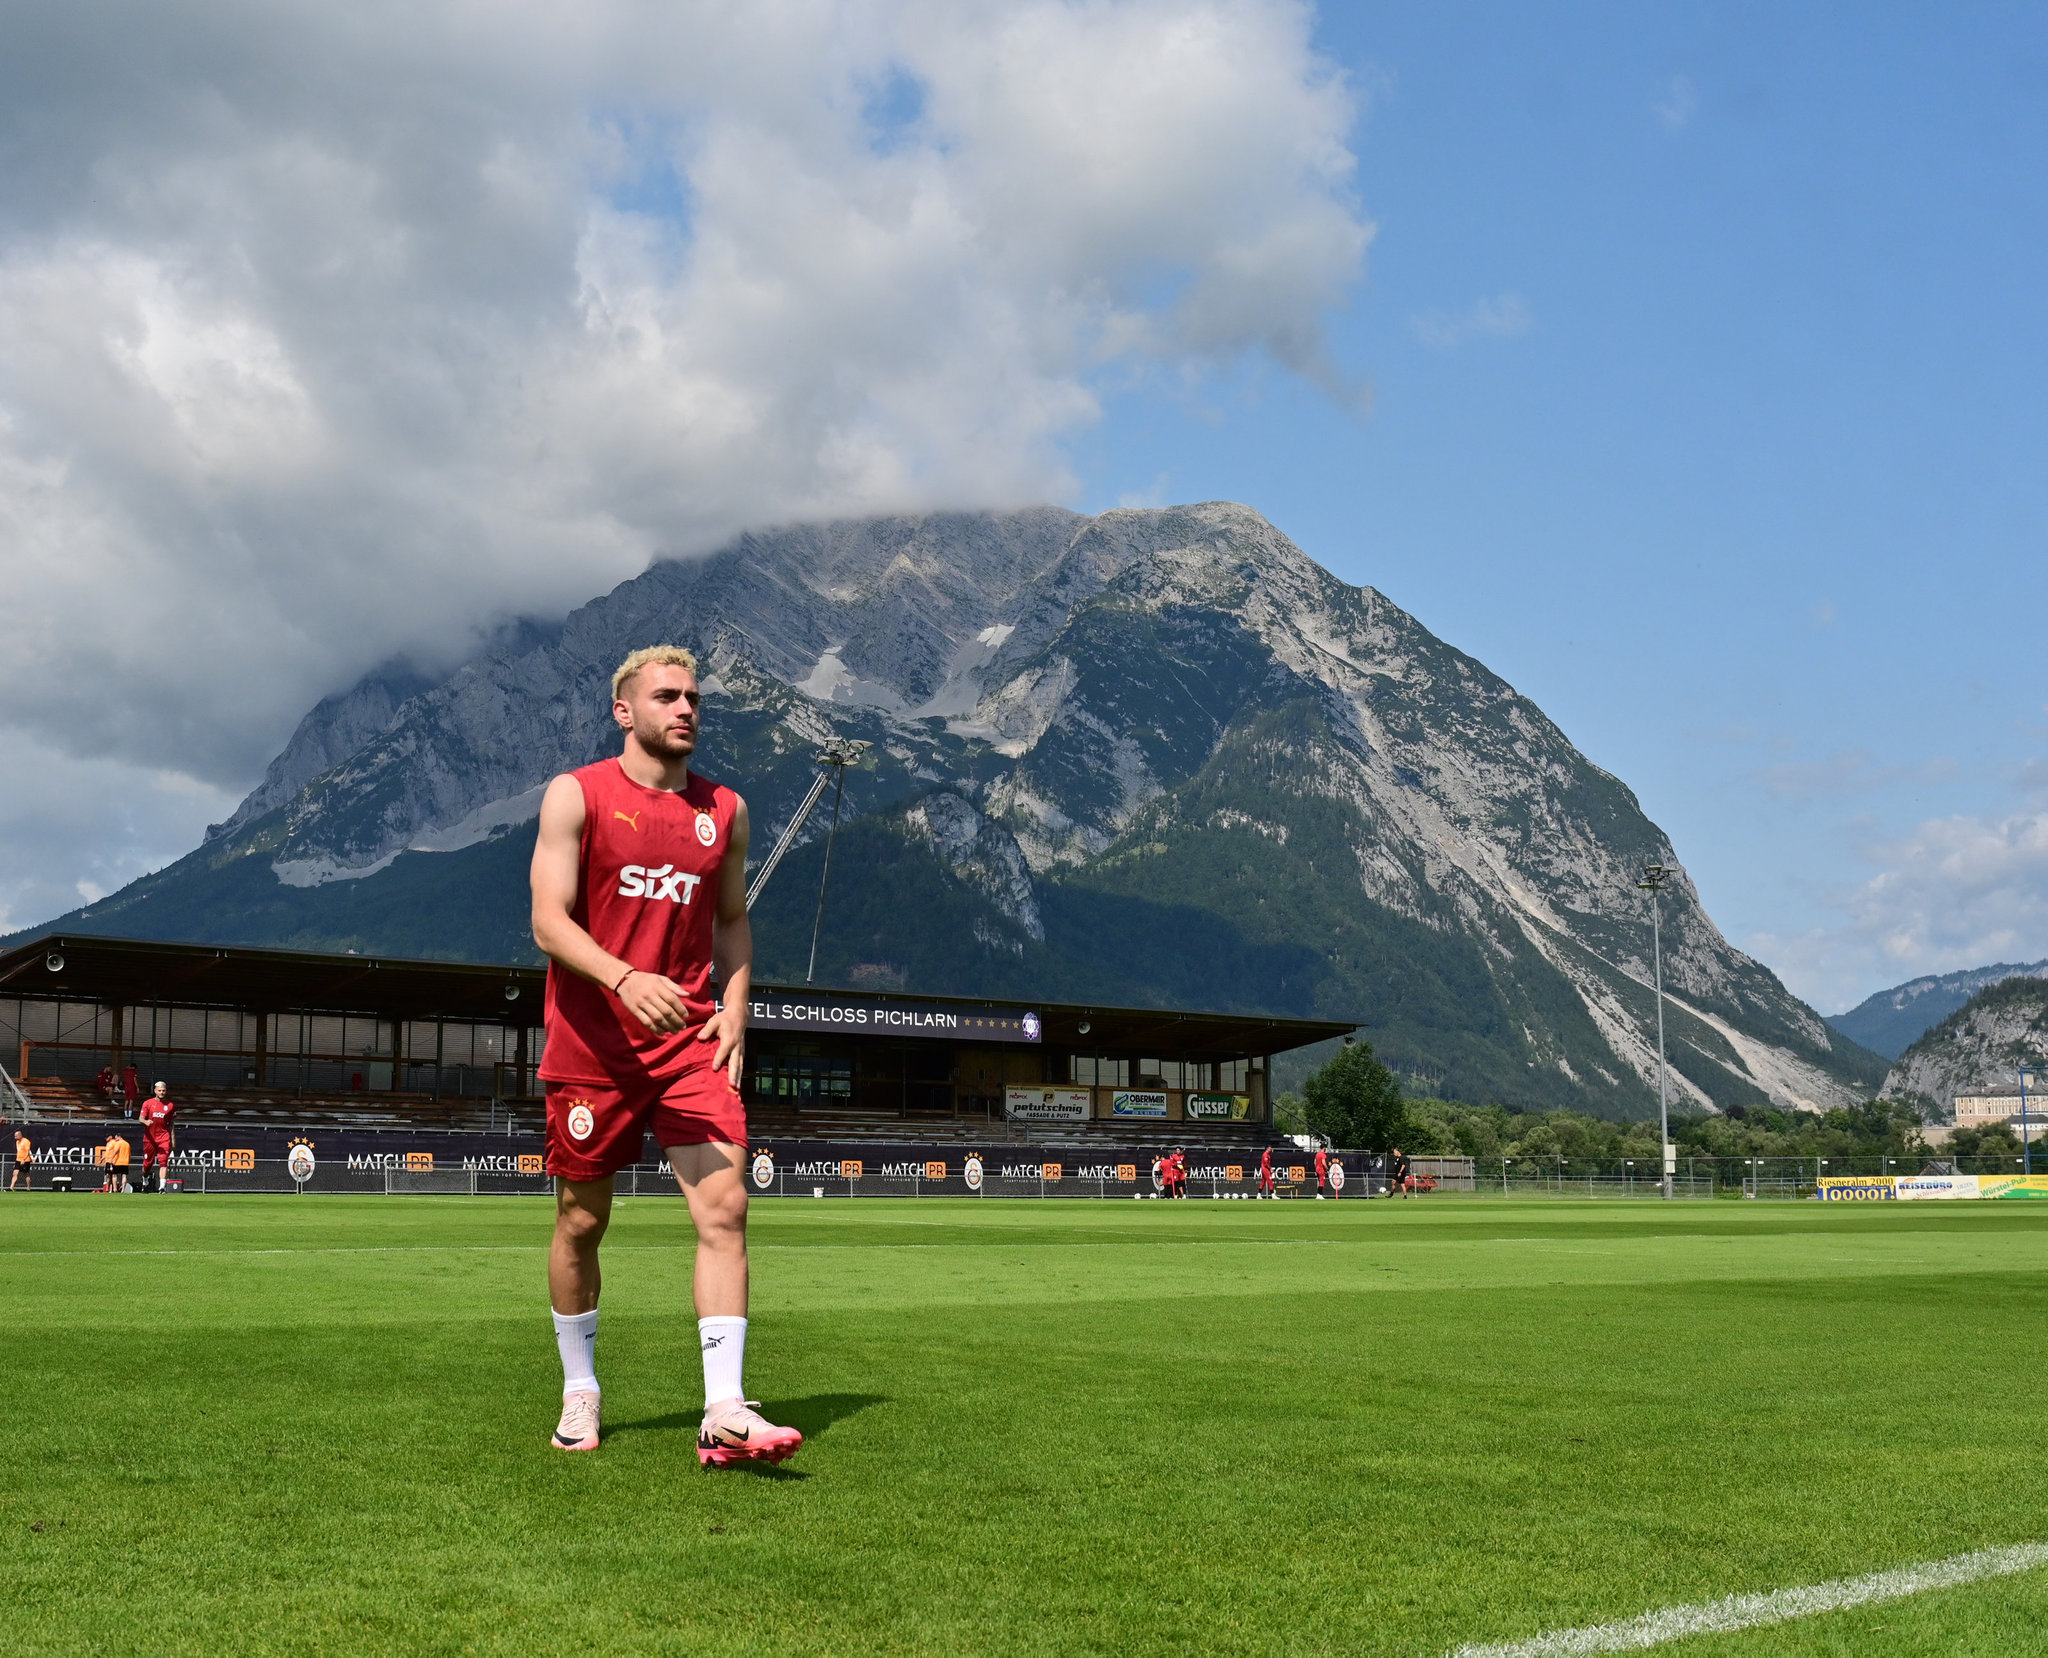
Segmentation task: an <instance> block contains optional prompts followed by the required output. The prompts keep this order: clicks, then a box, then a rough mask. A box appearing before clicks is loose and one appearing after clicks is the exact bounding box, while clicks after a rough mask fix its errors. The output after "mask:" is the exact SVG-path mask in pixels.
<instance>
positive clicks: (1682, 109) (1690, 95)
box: [1650, 75, 1700, 132]
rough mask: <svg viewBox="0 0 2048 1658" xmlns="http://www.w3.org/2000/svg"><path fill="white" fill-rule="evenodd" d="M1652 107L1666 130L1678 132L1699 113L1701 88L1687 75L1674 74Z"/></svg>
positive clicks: (1688, 124)
mask: <svg viewBox="0 0 2048 1658" xmlns="http://www.w3.org/2000/svg"><path fill="white" fill-rule="evenodd" d="M1650 109H1651V112H1652V113H1653V114H1654V115H1655V116H1656V117H1657V121H1658V124H1659V125H1660V126H1662V127H1663V128H1664V130H1665V131H1666V132H1677V131H1678V130H1679V129H1680V128H1681V127H1689V126H1691V125H1692V120H1693V117H1694V116H1696V115H1697V114H1699V112H1700V94H1699V89H1698V88H1697V87H1695V86H1694V85H1693V84H1692V82H1691V81H1690V80H1688V79H1687V78H1686V77H1685V76H1683V75H1673V76H1672V77H1671V78H1670V79H1669V80H1668V81H1666V82H1665V83H1664V90H1663V91H1662V92H1661V93H1660V94H1659V95H1658V97H1657V101H1656V102H1655V103H1653V104H1652V105H1651V106H1650Z"/></svg>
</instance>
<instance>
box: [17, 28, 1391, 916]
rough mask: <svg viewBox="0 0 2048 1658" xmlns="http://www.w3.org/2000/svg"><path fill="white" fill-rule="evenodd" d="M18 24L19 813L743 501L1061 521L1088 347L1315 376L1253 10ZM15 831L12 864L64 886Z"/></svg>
mask: <svg viewBox="0 0 2048 1658" xmlns="http://www.w3.org/2000/svg"><path fill="white" fill-rule="evenodd" d="M25 5H26V10H27V14H28V15H24V8H23V6H17V7H16V8H15V10H14V14H13V22H14V24H15V28H14V29H13V31H12V32H11V33H12V39H13V41H14V43H15V44H14V46H13V48H12V49H11V50H10V51H9V52H8V53H7V54H6V55H5V56H4V57H0V156H4V158H5V160H6V164H7V169H8V193H7V197H6V200H5V202H4V204H0V549H4V553H0V557H4V559H5V564H6V576H7V580H8V590H9V603H8V606H7V608H6V610H5V612H4V613H0V618H4V619H0V726H4V727H6V728H11V730H12V732H13V734H14V737H13V740H14V741H15V742H16V743H17V745H19V744H22V743H30V744H37V745H40V749H41V751H42V752H43V754H44V760H43V761H42V762H39V763H40V764H41V765H42V766H43V767H44V771H45V773H46V774H50V768H52V767H54V768H55V770H56V772H57V773H62V774H63V776H61V777H58V778H56V780H55V781H54V782H52V784H51V787H52V788H53V789H54V792H55V797H57V798H69V797H71V796H72V795H76V794H79V793H82V792H85V791H87V790H88V789H89V787H91V786H96V784H95V783H94V780H95V779H97V778H99V776H100V772H99V771H98V769H97V768H98V767H99V765H100V763H101V762H100V758H99V757H101V756H105V755H110V754H112V755H133V754H138V753H146V754H147V755H148V764H149V766H150V767H152V768H155V769H157V770H160V771H162V772H164V773H165V774H166V775H170V774H178V775H183V776H186V777H188V778H190V779H192V780H193V781H194V784H195V786H197V787H199V788H201V789H202V790H205V791H208V792H222V791H224V792H225V793H228V794H232V793H233V792H235V791H236V790H237V789H239V788H240V787H242V786H244V785H245V784H246V783H247V782H249V781H250V780H251V779H252V778H253V776H254V774H255V773H256V772H257V771H258V770H259V769H260V767H261V765H262V763H263V762H264V761H265V760H266V759H267V758H268V757H269V755H270V754H271V753H272V752H273V751H274V750H275V748H276V747H277V746H278V744H279V743H280V742H281V741H282V739H283V737H284V735H285V734H286V733H288V732H289V730H290V728H291V726H292V724H293V723H294V722H295V721H296V719H297V718H298V716H299V715H300V714H301V713H302V712H303V711H304V709H305V708H306V707H307V706H308V705H309V704H310V703H311V702H312V701H313V700H314V699H315V698H316V697H317V696H319V695H320V694H322V693H323V692H325V691H328V690H331V689H334V688H336V687H337V686H339V685H341V684H343V683H346V682H347V681H348V680H350V679H351V678H352V677H353V676H354V675H355V674H357V673H358V672H360V671H362V670H363V669H365V668H367V667H369V666H370V665H372V664H373V663H376V662H378V661H382V660H385V659H387V658H389V657H391V656H393V655H395V654H410V655H413V656H415V657H418V658H421V659H424V660H428V661H433V660H437V659H439V660H445V659H447V658H449V657H451V656H453V655H455V654H458V653H459V652H460V651H461V650H462V649H463V647H464V646H465V644H466V642H467V641H468V640H469V639H470V638H471V637H472V636H473V634H474V632H475V631H476V630H477V629H479V628H480V627H484V626H488V625H489V624H490V623H491V622H492V621H493V620H495V619H497V618H500V617H502V616H504V615H506V614H511V613H519V612H550V611H560V610H561V609H563V608H564V607H566V606H568V605H570V604H573V603H575V602H578V601H580V600H582V599H584V598H587V597H589V596H591V595H592V594H594V593H596V592H598V591H601V590H603V589H604V588H606V587H608V586H609V585H611V584H613V583H614V582H616V581H618V580H620V579H622V578H623V577H625V576H628V575H630V574H632V573H634V572H635V571H637V570H638V569H640V568H641V567H642V566H644V564H645V563H646V562H647V560H648V559H649V558H650V557H652V556H654V555H655V554H657V553H661V552H677V551H681V552H688V551H692V550H699V549H702V548H705V547H707V546H709V545H711V544H713V543H715V542H716V541H717V540H719V539H721V538H723V537H724V536H726V535H728V534H729V533H731V532H732V531H733V530H735V529H736V528H738V527H740V526H742V525H745V524H748V523H753V522H760V521H764V520H787V519H789V518H792V517H797V516H803V515H812V514H825V513H839V512H858V511H866V510H876V509H882V508H888V507H897V506H918V505H960V504H975V505H997V504H1005V503H1012V502H1018V501H1023V500H1029V499H1042V498H1048V497H1052V498H1058V497H1060V496H1062V495H1064V494H1066V493H1067V492H1068V491H1069V490H1070V488H1071V484H1072V480H1071V478H1070V476H1069V473H1068V469H1067V465H1066V462H1065V460H1064V456H1063V451H1062V442H1063V440H1064V439H1065V438H1067V437H1068V436H1069V435H1070V434H1072V433H1074V432H1075V431H1077V430H1078V429H1080V428H1082V427H1085V426H1086V425H1087V424H1088V423H1090V422H1091V421H1093V420H1094V419H1095V418H1096V417H1097V413H1098V404H1097V392H1096V385H1097V383H1098V381H1099V380H1100V379H1101V378H1102V377H1104V376H1111V375H1113V376H1115V377H1117V383H1118V384H1120V385H1121V384H1127V383H1129V382H1130V381H1131V380H1133V379H1134V378H1135V379H1136V380H1138V381H1140V382H1142V381H1143V380H1144V378H1145V377H1146V376H1148V375H1152V374H1158V375H1159V376H1160V379H1161V383H1162V384H1169V385H1170V384H1178V383H1179V382H1180V380H1181V379H1182V378H1184V377H1185V376H1187V375H1188V374H1190V373H1199V372H1201V371H1202V370H1203V369H1204V368H1205V367H1207V366H1208V365H1212V364H1215V363H1217V362H1221V361H1228V360H1231V359H1235V358H1237V357H1240V356H1243V355H1244V354H1247V353H1260V354H1264V355H1266V356H1268V357H1270V358H1272V359H1274V360H1276V361H1277V362H1278V363H1280V364H1281V365H1283V366H1284V367H1285V368H1287V369H1289V370H1292V371H1294V372H1297V373H1299V374H1302V375H1305V376H1308V377H1310V378H1311V379H1313V380H1315V381H1317V382H1318V383H1319V384H1322V385H1324V386H1326V387H1328V388H1329V389H1331V390H1332V391H1333V392H1335V393H1337V394H1339V395H1350V387H1351V381H1350V379H1349V377H1348V376H1347V375H1346V374H1345V373H1344V372H1343V371H1342V370H1341V369H1340V368H1339V367H1338V366H1337V365H1335V364H1334V363H1333V362H1332V361H1331V360H1330V357H1329V354H1328V351H1327V348H1326V345H1325V336H1324V330H1323V319H1324V317H1325V315H1326V314H1327V312H1328V311H1329V309H1330V307H1331V306H1332V305H1333V304H1335V303H1336V302H1337V301H1338V300H1339V299H1341V297H1342V296H1343V295H1344V293H1345V292H1346V290H1347V289H1348V288H1349V287H1350V286H1351V285H1352V284H1353V283H1355V282H1356V280H1357V279H1358V277H1359V276H1360V274H1361V272H1362V268H1363V260H1364V255H1365V251H1366V248H1367V245H1368V243H1369V241H1370V239H1371V226H1370V225H1369V224H1368V223H1367V222H1365V220H1364V219H1363V218H1362V217H1361V215H1360V213H1359V211H1358V209H1357V207H1356V205H1355V203H1354V201H1353V199H1352V196H1351V187H1352V183H1351V181H1352V170H1353V158H1352V155H1351V152H1350V150H1349V148H1348V144H1349V133H1350V128H1351V124H1352V122H1353V120H1354V119H1355V115H1356V109H1355V102H1356V98H1355V94H1354V93H1353V91H1352V90H1351V89H1350V88H1349V87H1348V86H1347V85H1346V83H1345V82H1344V80H1343V79H1342V77H1341V76H1340V75H1339V74H1338V73H1337V72H1336V71H1335V70H1334V69H1333V68H1332V66H1331V65H1330V64H1329V63H1328V62H1327V61H1326V60H1323V59H1321V58H1320V57H1318V56H1317V55H1316V53H1315V52H1314V51H1313V49H1312V47H1311V44H1310V39H1309V34H1310V25H1311V21H1312V19H1311V15H1310V12H1309V10H1308V8H1307V7H1305V6H1303V5H1300V4H1296V3H1292V0H1076V3H1071V4H1070V3H1062V0H988V3H984V4H961V3H958V0H950V3H939V0H786V3H782V4H775V5H767V6H755V7H737V8H735V7H725V6H715V5H711V4H708V3H705V4H676V3H672V0H664V3H662V4H655V3H654V0H593V3H591V4H588V5H582V6H575V7H560V6H543V5H538V4H532V3H526V4H507V5H504V6H500V7H496V8H493V9H492V10H491V11H490V12H489V13H488V14H485V13H480V12H478V11H476V10H475V9H474V8H472V7H469V6H466V5H462V4H455V3H451V0H426V3H425V4H413V5H409V6H406V7H402V8H401V7H398V6H395V5H388V4H377V3H375V0H372V3H371V4H368V5H362V6H353V7H333V6H315V5H312V4H288V3H279V4H275V5H270V6H264V7H247V6H244V5H240V4H237V3H234V0H185V3H183V4H176V5H170V6H155V7H145V6H133V7H130V8H128V9H127V10H125V11H124V10H121V9H119V8H116V10H115V11H113V12H111V13H110V12H109V11H107V10H106V9H105V8H100V9H98V10H94V11H89V12H87V11H81V10H80V9H79V8H77V7H75V6H66V5H63V4H60V3H58V0H25ZM81 686H86V687H89V690H87V691H86V692H85V693H84V694H81ZM138 720H140V721H142V722H144V724H143V725H142V727H141V728H140V729H138V725H137V721H138ZM71 754H79V755H87V756H92V758H90V759H81V760H78V761H72V760H70V759H67V758H65V756H67V755H71ZM66 768H71V769H70V770H67V769H66ZM174 823H175V833H173V825H174ZM188 827H191V826H188V825H186V824H185V823H184V822H183V820H182V818H177V817H176V816H175V814H173V815H171V816H161V817H152V818H150V819H149V821H148V822H147V823H145V824H144V825H143V826H142V827H141V828H140V829H139V830H138V832H137V833H138V837H139V838H138V841H137V842H136V844H137V845H138V846H142V847H146V848H147V849H148V852H147V855H148V856H149V857H151V858H152V859H159V858H160V857H161V856H162V855H165V854H168V853H169V852H172V851H175V850H178V849H179V848H180V847H181V846H182V845H185V844H189V835H188V834H187V829H188ZM21 834H22V835H23V836H26V838H25V839H21V838H17V839H13V840H10V841H9V842H7V843H5V844H4V846H0V851H4V852H5V854H6V857H7V861H8V862H9V864H17V865H23V866H29V865H32V866H34V868H35V870H36V874H35V875H34V877H33V878H32V879H31V880H30V881H29V882H28V883H27V884H26V885H18V886H17V888H16V890H17V891H19V892H27V891H31V890H33V891H35V892H37V893H40V894H42V895H43V897H42V898H38V899H37V900H35V901H36V902H42V901H44V900H45V899H47V898H48V897H49V895H50V894H53V893H58V892H63V893H69V892H70V891H71V890H72V888H73V886H74V885H75V883H76V882H77V881H78V880H80V879H88V880H91V881H92V882H94V883H95V884H104V878H103V877H102V876H101V875H100V874H97V873H93V872H92V871H89V870H87V869H85V868H84V867H83V866H82V865H81V864H80V862H79V859H80V858H81V857H84V856H85V854H84V853H83V852H81V851H76V850H75V849H72V848H70V847H69V846H68V844H67V842H66V841H65V840H64V839H63V838H62V837H61V836H60V837H58V838H57V839H56V840H54V841H53V840H49V839H39V838H38V836H37V834H36V833H34V832H31V831H30V830H29V829H27V828H22V829H21ZM45 877H47V879H46V878H45ZM106 878H111V877H106ZM50 901H51V902H54V900H53V899H52V900H50ZM29 902H30V901H29V900H28V899H26V898H22V899H20V900H19V901H18V902H16V901H10V904H11V908H12V910H13V918H14V920H15V921H17V922H20V921H24V920H28V919H32V918H33V916H32V913H31V910H29V909H24V908H23V907H22V906H23V905H27V904H29Z"/></svg>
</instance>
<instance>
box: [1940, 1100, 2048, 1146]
mask: <svg viewBox="0 0 2048 1658" xmlns="http://www.w3.org/2000/svg"><path fill="white" fill-rule="evenodd" d="M1955 1104H1956V1127H1957V1128H1990V1127H1992V1126H1994V1125H1995V1124H1998V1123H2004V1124H2006V1125H2007V1126H2008V1127H2009V1128H2011V1129H2012V1131H2013V1132H2014V1133H2015V1134H2017V1133H2018V1132H2019V1130H2020V1096H2019V1091H2018V1090H2017V1089H2015V1090H2014V1091H2013V1092H2012V1093H2010V1094H1958V1095H1957V1096H1956V1102H1955ZM2044 1126H2048V1093H2036V1092H2035V1091H2034V1090H2032V1089H2028V1090H2027V1138H2028V1139H2030V1140H2037V1139H2039V1138H2040V1137H2041V1130H2042V1128H2043V1127H2044Z"/></svg>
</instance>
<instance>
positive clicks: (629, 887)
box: [619, 864, 704, 904]
mask: <svg viewBox="0 0 2048 1658" xmlns="http://www.w3.org/2000/svg"><path fill="white" fill-rule="evenodd" d="M703 879H704V877H703V876H701V875H691V874H687V873H686V872H684V871H683V870H680V869H678V868H676V866H675V865H674V864H663V865H662V866H661V868H659V869H648V868H646V867H644V866H643V865H640V864H628V865H626V867H625V868H624V869H622V870H620V871H619V896H620V897H621V898H646V899H650V900H659V899H663V898H666V899H667V900H668V901H669V902H670V903H672V904H687V903H688V902H689V901H690V900H691V899H692V898H694V897H696V895H697V883H698V882H700V881H702V880H703Z"/></svg>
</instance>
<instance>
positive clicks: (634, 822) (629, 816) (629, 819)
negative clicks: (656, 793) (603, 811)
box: [612, 810, 640, 835]
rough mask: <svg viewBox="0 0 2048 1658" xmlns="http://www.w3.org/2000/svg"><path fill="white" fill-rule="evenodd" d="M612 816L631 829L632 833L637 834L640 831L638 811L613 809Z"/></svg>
mask: <svg viewBox="0 0 2048 1658" xmlns="http://www.w3.org/2000/svg"><path fill="white" fill-rule="evenodd" d="M612 816H613V817H615V818H617V819H618V820H619V821H620V822H621V823H623V824H624V825H625V826H626V827H627V828H628V829H630V830H632V831H633V833H634V834H636V835H637V834H639V833H640V814H639V813H638V812H621V811H618V810H614V811H613V812H612Z"/></svg>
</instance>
